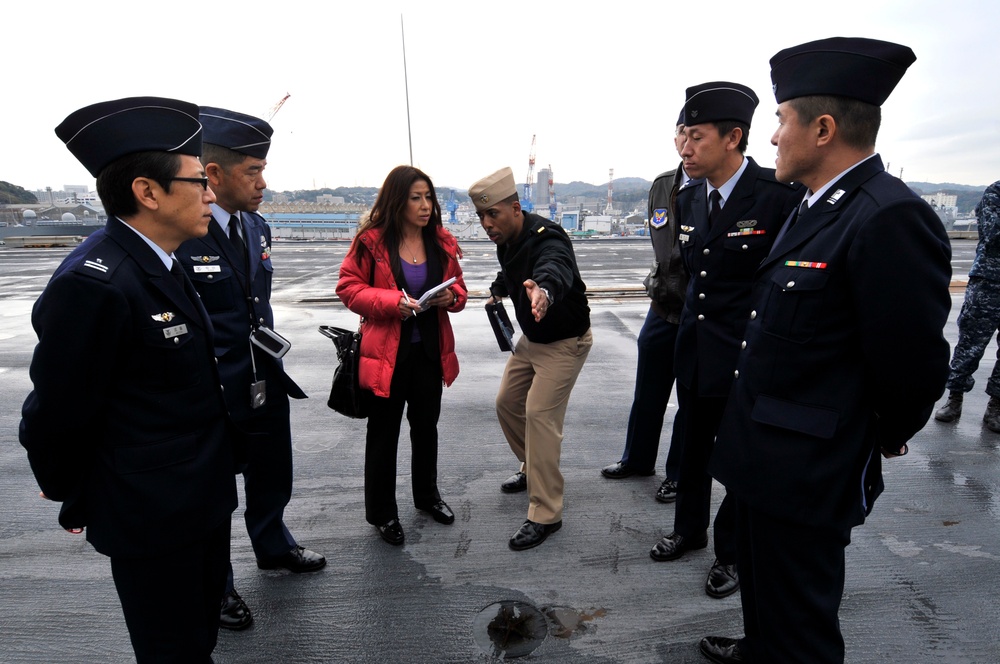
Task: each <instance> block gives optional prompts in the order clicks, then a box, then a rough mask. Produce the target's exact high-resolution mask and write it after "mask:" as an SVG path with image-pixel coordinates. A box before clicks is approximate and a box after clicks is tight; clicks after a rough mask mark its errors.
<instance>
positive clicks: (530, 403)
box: [496, 330, 594, 523]
mask: <svg viewBox="0 0 1000 664" xmlns="http://www.w3.org/2000/svg"><path fill="white" fill-rule="evenodd" d="M593 343H594V339H593V336H592V335H591V333H590V330H587V331H586V332H584V333H583V335H582V336H580V337H571V338H569V339H562V340H560V341H554V342H552V343H548V344H540V343H532V342H531V341H529V340H528V338H527V337H525V336H523V335H522V336H521V338H520V339H519V340H518V342H517V347H516V349H515V353H514V354H513V355H511V356H510V358H509V359H508V360H507V366H506V368H505V369H504V373H503V379H502V380H501V381H500V391H499V392H498V393H497V398H496V409H497V419H499V420H500V428H501V429H503V433H504V436H506V438H507V444H508V445H510V449H511V450H513V452H514V455H515V456H517V458H518V460H520V461H521V468H522V470H523V472H524V473H525V475H527V478H528V500H529V503H528V519H530V520H531V521H534V522H535V523H555V522H557V521H561V520H562V508H563V476H562V473H561V472H559V455H560V452H561V449H562V439H563V420H564V419H565V417H566V406H567V404H568V403H569V395H570V392H572V391H573V385H575V384H576V379H577V376H579V375H580V370H581V369H583V363H584V362H586V361H587V355H589V354H590V347H591V346H592V345H593Z"/></svg>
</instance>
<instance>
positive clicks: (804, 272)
mask: <svg viewBox="0 0 1000 664" xmlns="http://www.w3.org/2000/svg"><path fill="white" fill-rule="evenodd" d="M950 259H951V248H950V245H949V242H948V237H947V234H946V233H945V231H944V228H943V226H942V224H941V222H940V220H939V219H938V217H937V215H936V214H934V212H933V210H931V208H930V206H928V205H927V204H926V203H925V202H924V201H922V200H920V198H919V197H918V196H916V195H915V194H914V193H913V192H912V191H910V190H909V189H908V188H907V187H906V185H904V184H903V183H902V182H901V181H899V180H898V179H896V178H894V177H892V176H890V175H889V174H887V173H886V172H885V171H884V169H883V166H882V162H881V160H880V159H879V158H878V157H877V156H875V157H873V158H871V159H869V160H867V161H865V162H863V163H861V164H859V165H858V166H857V167H855V168H854V169H853V170H851V171H850V172H849V173H847V174H846V175H845V176H844V177H843V178H841V179H840V180H839V181H838V182H837V183H835V184H834V185H833V186H832V187H831V188H830V189H829V191H828V192H827V197H826V198H825V199H823V200H821V201H819V202H817V203H815V204H814V205H813V206H812V207H810V208H809V209H808V210H807V211H806V212H805V213H804V214H803V215H802V216H801V217H800V218H799V219H798V221H797V223H796V224H795V225H794V226H793V227H792V228H791V229H790V230H789V231H788V232H787V234H785V235H784V237H782V238H780V239H779V241H778V242H777V243H776V244H775V246H774V249H773V250H772V251H771V254H770V255H769V256H768V257H767V259H766V260H765V261H764V263H763V264H762V265H761V266H760V268H759V269H758V270H757V273H756V275H755V276H754V281H753V307H752V311H751V312H750V321H749V324H748V326H747V328H746V334H745V337H746V348H745V349H744V350H742V351H741V352H740V362H739V366H738V371H739V376H738V377H737V378H736V380H735V382H734V383H733V389H732V392H731V394H730V397H729V403H728V406H727V410H726V414H725V417H724V418H723V423H722V427H721V429H720V431H719V434H718V438H717V439H716V444H715V452H714V456H713V457H712V461H711V464H710V467H709V470H710V472H711V474H712V475H713V476H714V477H715V478H716V479H718V480H719V481H720V482H722V483H723V484H725V485H726V488H727V489H729V490H730V491H734V492H735V493H736V494H737V495H738V497H739V498H740V499H741V500H743V501H745V502H747V503H749V504H751V505H752V506H754V507H756V508H757V509H759V510H761V511H764V512H767V513H770V514H772V515H773V516H776V517H779V518H784V519H787V520H791V521H795V522H801V523H809V524H812V525H830V526H832V527H841V528H847V527H851V526H854V525H857V524H859V523H861V522H862V521H864V517H865V515H866V514H867V512H869V511H870V510H871V506H872V502H873V501H874V499H875V497H876V496H877V495H878V492H879V491H880V490H881V487H882V480H881V472H880V471H881V465H880V458H881V457H880V456H879V448H880V447H882V448H885V449H887V450H893V451H895V450H898V449H900V448H901V447H902V445H903V444H904V443H905V442H906V441H907V440H908V439H909V438H910V437H911V436H913V434H914V433H916V432H917V431H919V430H920V428H921V427H923V425H924V424H925V423H926V422H927V418H928V417H929V416H930V413H931V409H932V407H933V404H934V402H935V401H936V400H937V399H938V398H939V397H940V396H941V393H942V391H943V389H944V384H945V379H946V377H947V375H948V356H949V350H948V342H947V341H946V340H945V338H944V336H943V334H942V330H943V328H944V325H945V322H946V321H947V318H948V310H949V308H950V307H951V297H950V295H949V294H948V283H949V281H950V278H951V263H950Z"/></svg>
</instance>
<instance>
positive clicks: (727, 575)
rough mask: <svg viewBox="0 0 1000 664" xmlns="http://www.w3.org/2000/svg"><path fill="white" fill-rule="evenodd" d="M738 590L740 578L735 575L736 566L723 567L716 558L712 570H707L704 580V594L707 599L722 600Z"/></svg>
mask: <svg viewBox="0 0 1000 664" xmlns="http://www.w3.org/2000/svg"><path fill="white" fill-rule="evenodd" d="M739 589H740V576H739V574H737V573H736V565H723V564H722V563H720V562H719V559H718V558H716V559H715V562H714V563H712V569H710V570H708V579H706V580H705V594H706V595H708V596H709V597H714V598H716V599H722V598H723V597H729V596H730V595H732V594H733V593H734V592H736V591H737V590H739Z"/></svg>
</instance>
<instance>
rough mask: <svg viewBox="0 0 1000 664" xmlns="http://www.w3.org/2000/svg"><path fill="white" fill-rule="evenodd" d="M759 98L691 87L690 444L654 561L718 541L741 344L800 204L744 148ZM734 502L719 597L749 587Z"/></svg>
mask: <svg viewBox="0 0 1000 664" xmlns="http://www.w3.org/2000/svg"><path fill="white" fill-rule="evenodd" d="M757 101H758V100H757V95H756V94H754V92H753V90H751V89H750V88H748V87H746V86H745V85H740V84H739V83H729V82H725V81H716V82H711V83H704V84H702V85H697V86H694V87H691V88H688V89H687V101H686V102H685V104H684V118H685V120H686V123H685V134H686V136H687V139H686V141H685V143H684V149H683V150H682V151H681V157H682V158H683V159H684V170H685V171H686V172H687V173H688V175H690V176H691V177H693V178H703V180H702V181H701V182H699V183H697V184H692V185H691V186H689V187H685V188H684V189H682V190H681V192H680V194H679V195H678V197H677V216H678V219H679V224H680V233H679V235H678V242H679V244H680V247H681V256H682V258H683V260H684V265H685V267H686V268H687V271H688V274H690V275H691V278H690V281H689V283H688V291H687V296H686V298H685V303H684V311H683V313H682V314H681V322H680V330H679V332H678V335H677V350H676V358H675V360H674V362H675V370H676V372H677V398H678V403H679V408H680V410H681V411H682V412H683V413H684V423H685V425H684V444H683V445H684V446H683V452H682V454H681V471H680V480H679V482H678V493H677V507H676V511H675V512H674V530H673V532H672V533H670V534H669V535H667V536H666V537H664V538H663V539H661V540H660V541H659V542H658V543H657V544H656V545H655V546H654V547H653V549H652V550H651V551H650V556H651V557H652V558H653V559H654V560H661V561H662V560H674V559H676V558H679V557H680V556H681V555H683V554H684V553H685V552H686V551H689V550H692V549H701V548H704V547H705V546H707V544H708V533H707V530H708V523H709V516H710V510H711V502H712V478H711V476H710V475H709V474H708V459H709V456H710V455H711V452H712V447H713V445H714V442H715V434H716V432H717V431H718V428H719V422H720V421H721V419H722V412H723V409H724V408H725V405H726V398H727V396H728V394H729V387H730V385H731V383H732V381H733V370H734V369H735V368H736V359H737V356H738V355H739V352H740V341H741V340H742V338H743V337H742V333H743V327H744V326H745V325H746V316H747V311H748V309H749V307H750V283H751V279H752V277H753V273H754V270H756V269H757V266H758V265H759V264H760V262H761V261H762V260H764V258H765V257H766V256H767V253H768V251H769V250H770V248H771V245H772V243H773V242H774V238H775V236H776V235H777V233H778V230H779V229H780V228H781V224H782V222H784V220H785V218H787V216H788V213H789V212H790V211H791V210H792V209H793V208H794V206H795V201H794V200H793V196H794V194H795V189H793V188H792V187H790V186H788V185H785V184H781V183H779V182H778V181H776V180H775V179H774V171H772V170H770V169H764V168H761V167H759V166H758V165H757V164H756V163H755V162H754V161H753V159H750V158H748V157H746V156H745V154H744V153H745V152H746V147H747V140H748V136H749V131H750V122H751V120H752V118H753V112H754V109H755V108H756V107H757ZM730 506H731V503H730V502H729V501H723V503H722V505H721V506H720V507H719V513H718V515H717V517H716V520H715V530H714V532H715V555H716V560H715V562H714V563H713V565H712V568H711V570H710V571H709V575H708V579H707V580H706V582H705V592H706V593H707V594H708V595H709V596H711V597H715V598H722V597H727V596H729V595H731V594H733V593H734V592H736V590H737V589H738V588H739V575H738V574H737V570H736V565H735V563H736V540H735V531H734V527H735V521H734V515H733V513H732V510H731V509H730Z"/></svg>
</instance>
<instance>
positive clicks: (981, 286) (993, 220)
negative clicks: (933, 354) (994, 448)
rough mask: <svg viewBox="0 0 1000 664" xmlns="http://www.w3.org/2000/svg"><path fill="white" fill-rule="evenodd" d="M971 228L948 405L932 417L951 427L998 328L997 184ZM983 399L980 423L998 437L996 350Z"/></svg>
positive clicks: (999, 243) (999, 367)
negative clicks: (972, 252) (975, 236)
mask: <svg viewBox="0 0 1000 664" xmlns="http://www.w3.org/2000/svg"><path fill="white" fill-rule="evenodd" d="M976 229H977V230H978V232H979V243H978V244H977V245H976V258H975V260H974V261H972V268H971V269H970V270H969V284H968V286H967V287H966V289H965V301H964V302H963V303H962V310H961V311H960V312H959V314H958V343H957V344H955V351H954V355H953V356H952V358H951V371H950V372H949V374H948V384H947V388H948V392H949V394H948V401H947V402H946V403H945V405H943V406H941V408H939V409H938V411H937V412H936V413H934V419H936V420H938V421H939V422H951V421H953V420H956V419H958V417H959V416H960V415H961V414H962V401H963V400H964V398H965V393H966V392H969V391H970V390H972V386H973V385H975V383H976V380H975V378H974V377H973V374H975V373H976V369H978V368H979V362H980V361H981V360H982V359H983V353H985V352H986V347H987V346H988V345H989V344H990V341H991V340H992V339H993V335H995V334H997V330H998V329H1000V182H994V183H993V184H991V185H990V186H989V187H987V188H986V191H985V192H984V193H983V198H982V200H981V201H979V205H977V206H976ZM986 394H988V395H990V400H989V403H987V404H986V412H985V413H984V414H983V422H985V423H986V428H987V429H989V430H990V431H993V432H994V433H1000V350H998V351H997V361H996V362H995V363H994V364H993V371H992V372H991V373H990V378H989V380H988V381H987V382H986Z"/></svg>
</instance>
